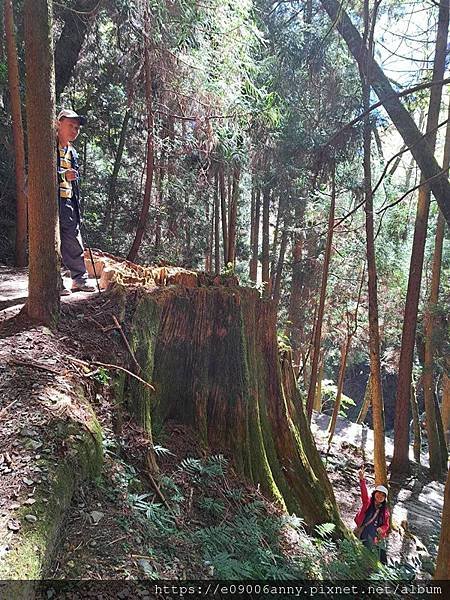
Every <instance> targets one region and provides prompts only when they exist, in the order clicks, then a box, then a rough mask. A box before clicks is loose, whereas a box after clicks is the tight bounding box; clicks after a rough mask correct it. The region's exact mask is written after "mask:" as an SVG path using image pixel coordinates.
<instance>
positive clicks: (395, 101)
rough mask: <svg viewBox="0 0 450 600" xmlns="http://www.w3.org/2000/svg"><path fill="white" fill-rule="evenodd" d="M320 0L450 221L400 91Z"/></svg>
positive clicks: (448, 192) (447, 192) (439, 178)
mask: <svg viewBox="0 0 450 600" xmlns="http://www.w3.org/2000/svg"><path fill="white" fill-rule="evenodd" d="M320 1H321V4H322V6H323V7H324V9H325V10H326V11H327V13H328V14H329V16H330V18H331V20H332V21H333V23H336V27H337V29H338V30H339V32H340V34H341V35H342V37H343V38H344V40H345V41H346V43H347V45H348V47H349V50H350V52H351V53H352V55H353V57H354V58H355V60H356V61H357V62H358V64H359V65H364V64H365V63H367V64H368V65H370V73H371V77H370V85H371V86H372V87H373V89H374V90H375V92H376V94H377V96H378V98H379V99H380V101H381V102H382V103H383V106H384V107H385V109H386V111H387V113H388V114H389V116H390V117H391V119H392V122H393V123H394V125H395V126H396V128H397V130H398V132H399V133H400V135H401V136H402V138H403V141H404V142H405V144H406V145H407V146H408V147H409V148H410V149H411V153H412V154H413V156H414V158H415V159H416V161H417V164H418V165H419V168H420V170H421V171H422V175H423V176H424V177H425V179H427V180H429V183H430V187H431V189H432V191H433V194H434V196H435V198H436V201H437V203H438V205H439V207H440V209H441V210H442V213H443V215H444V218H445V220H446V221H447V223H448V224H450V202H448V198H449V197H450V183H449V182H448V180H447V178H446V176H445V175H444V174H442V169H441V168H440V167H439V165H438V163H437V161H436V159H435V158H434V156H433V152H432V151H431V150H430V147H429V145H428V143H427V142H426V141H424V140H423V137H422V134H421V133H420V131H419V129H418V128H417V125H416V124H415V123H414V120H413V118H412V117H411V115H410V114H409V113H408V111H407V110H406V109H405V107H404V106H403V104H402V103H401V102H400V99H399V98H398V95H397V94H396V93H395V92H394V90H393V89H392V86H391V84H390V83H389V80H388V78H387V77H386V75H385V74H384V73H383V70H382V69H381V67H380V66H379V65H378V63H377V62H376V61H375V60H374V59H373V57H372V56H371V53H369V52H368V50H367V49H366V48H365V46H364V45H363V43H362V39H361V36H360V34H359V33H358V31H357V29H356V27H355V26H354V25H353V23H352V22H351V20H350V19H349V17H348V15H347V13H346V12H345V10H344V9H343V6H342V3H341V2H339V1H338V0H320ZM444 3H445V4H446V6H447V9H448V0H443V1H441V8H442V6H443V4H444ZM441 79H442V78H441ZM408 386H409V383H408ZM408 401H409V400H408Z"/></svg>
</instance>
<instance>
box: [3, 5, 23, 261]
mask: <svg viewBox="0 0 450 600" xmlns="http://www.w3.org/2000/svg"><path fill="white" fill-rule="evenodd" d="M4 22H5V37H6V54H7V57H8V84H9V95H10V98H11V117H12V132H13V140H14V167H15V175H16V247H15V251H16V256H15V258H16V266H17V267H25V266H26V264H27V221H28V216H27V196H26V192H25V148H24V137H23V125H22V109H21V102H20V83H19V67H18V63H17V48H16V36H15V32H14V14H13V5H12V0H4Z"/></svg>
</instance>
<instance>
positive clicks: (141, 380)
mask: <svg viewBox="0 0 450 600" xmlns="http://www.w3.org/2000/svg"><path fill="white" fill-rule="evenodd" d="M68 358H69V360H70V361H72V362H74V363H75V364H79V365H84V366H86V367H91V368H92V365H98V366H99V367H104V368H105V369H116V370H118V371H123V372H124V373H126V374H127V375H129V376H130V377H134V378H135V379H137V380H138V381H140V382H141V383H142V384H144V385H145V386H147V387H148V388H150V389H151V390H153V391H155V388H154V387H153V386H152V384H151V383H148V381H145V380H144V379H142V378H141V377H139V376H138V375H136V374H135V373H132V372H131V371H129V370H128V369H125V367H121V366H120V365H111V364H109V363H102V362H99V361H98V360H91V361H90V362H88V361H86V360H80V359H79V358H74V357H73V356H69V357H68Z"/></svg>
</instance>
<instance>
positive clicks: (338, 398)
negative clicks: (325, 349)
mask: <svg viewBox="0 0 450 600" xmlns="http://www.w3.org/2000/svg"><path fill="white" fill-rule="evenodd" d="M352 337H353V335H352V334H351V333H347V335H346V336H345V341H344V343H343V345H342V351H341V364H340V366H339V375H338V382H337V391H336V401H335V403H334V408H333V414H332V416H331V420H330V425H329V427H328V445H329V446H330V444H331V441H332V439H333V436H334V432H335V430H336V422H337V418H338V415H339V410H340V408H341V399H342V391H343V389H344V379H345V369H346V368H347V358H348V353H349V350H350V345H351V343H352Z"/></svg>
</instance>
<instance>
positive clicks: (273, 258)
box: [269, 195, 285, 291]
mask: <svg viewBox="0 0 450 600" xmlns="http://www.w3.org/2000/svg"><path fill="white" fill-rule="evenodd" d="M273 204H274V210H275V204H276V200H275V197H274V203H273ZM284 205H285V199H284V197H283V195H281V196H279V197H278V209H277V220H276V222H275V229H274V231H273V240H272V248H271V250H270V275H269V283H270V290H271V291H272V290H273V286H274V283H275V270H276V264H277V254H278V241H279V238H280V229H281V223H282V218H283V214H282V213H283V211H284Z"/></svg>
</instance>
